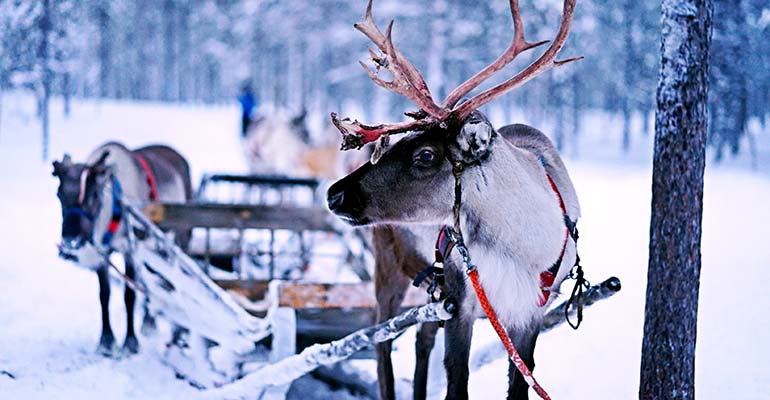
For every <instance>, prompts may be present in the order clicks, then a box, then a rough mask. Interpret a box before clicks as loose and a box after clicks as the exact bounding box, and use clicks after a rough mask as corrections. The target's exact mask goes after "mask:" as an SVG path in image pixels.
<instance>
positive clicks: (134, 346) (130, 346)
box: [122, 336, 139, 354]
mask: <svg viewBox="0 0 770 400" xmlns="http://www.w3.org/2000/svg"><path fill="white" fill-rule="evenodd" d="M138 352H139V341H138V340H136V336H128V337H126V341H125V342H123V349H122V353H123V354H136V353H138Z"/></svg>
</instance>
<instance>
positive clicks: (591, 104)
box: [0, 0, 770, 161]
mask: <svg viewBox="0 0 770 400" xmlns="http://www.w3.org/2000/svg"><path fill="white" fill-rule="evenodd" d="M377 3H378V4H377V8H378V17H379V18H382V19H383V20H389V19H395V20H397V21H398V22H397V23H396V26H395V29H394V36H395V38H394V39H395V42H396V43H397V46H398V47H399V48H401V49H402V51H404V52H405V54H407V55H409V56H410V57H411V58H412V59H413V60H414V62H415V64H416V66H417V67H418V69H420V70H421V71H424V72H425V74H426V79H427V82H428V84H429V86H430V87H431V90H432V91H433V93H436V94H437V97H439V98H441V97H443V96H444V95H445V94H446V93H447V91H448V90H451V89H452V88H453V87H455V86H456V85H457V84H459V83H460V82H462V81H463V80H465V79H467V78H468V77H469V76H471V75H472V74H474V73H475V72H476V71H478V70H479V69H481V68H482V67H483V66H484V65H485V64H486V63H487V62H489V60H492V59H494V57H496V56H497V55H498V54H500V52H501V51H502V50H503V49H504V47H505V46H506V45H507V43H508V40H509V38H510V35H511V28H510V26H509V15H508V9H507V4H506V3H505V2H502V1H499V2H495V1H490V2H476V1H451V0H439V1H425V0H415V1H401V0H381V1H378V2H377ZM714 3H715V6H714V7H715V12H714V14H715V18H714V33H713V47H712V49H713V50H712V52H711V60H712V61H711V70H710V81H711V89H710V94H711V95H710V110H711V112H710V116H711V120H712V121H711V123H710V124H709V126H710V134H709V143H710V145H711V146H713V147H714V149H715V152H714V158H715V159H716V160H717V161H718V160H720V159H721V158H723V157H725V156H726V155H728V154H737V153H739V152H740V151H742V150H745V148H749V150H750V151H755V149H754V147H755V145H756V144H755V143H754V141H755V138H753V137H752V136H751V135H747V133H748V130H747V126H748V124H747V122H748V121H749V119H750V118H752V117H755V118H758V119H759V120H760V121H762V123H763V124H766V123H767V122H766V121H767V120H768V118H770V117H768V115H770V100H769V99H770V41H768V40H767V38H768V36H769V35H770V5H768V3H767V1H765V0H716V1H715V2H714ZM363 5H364V1H363V0H347V1H345V0H318V1H278V0H265V1H251V0H245V1H244V0H162V1H160V2H149V1H143V0H137V1H116V0H112V1H110V0H87V1H65V0H46V1H34V2H33V1H15V0H3V1H2V2H0V18H2V21H0V25H1V26H2V29H0V36H2V48H0V90H6V91H7V90H9V89H12V88H23V89H26V90H29V91H32V92H34V93H35V94H36V96H37V98H38V99H39V102H40V105H41V107H40V108H41V112H43V110H42V108H43V104H42V103H43V99H45V98H46V97H47V96H51V95H61V96H63V97H64V98H65V103H64V104H65V105H64V106H65V107H68V106H69V101H68V99H70V98H72V97H77V98H103V99H125V100H157V101H163V102H181V103H221V102H228V101H232V99H233V98H234V97H235V96H236V95H237V93H238V90H239V88H240V86H241V85H242V84H243V83H244V82H246V81H247V80H248V81H251V82H252V83H253V85H254V87H255V89H256V90H257V93H258V96H259V99H260V101H261V102H262V103H263V104H270V105H274V106H277V107H282V108H285V109H288V110H291V111H293V112H296V113H298V112H299V111H300V110H303V109H307V110H310V111H319V112H324V113H326V112H327V110H340V109H345V107H346V105H347V104H359V105H361V106H362V109H359V110H357V111H358V112H360V113H365V114H366V115H368V116H371V118H370V119H371V120H393V119H394V118H396V119H398V118H400V117H399V114H400V113H401V112H402V111H403V110H404V109H405V107H406V106H407V105H406V103H405V100H404V99H401V98H399V97H397V96H393V95H391V94H389V93H387V92H386V91H383V90H380V89H379V88H377V87H375V86H374V85H371V84H370V83H369V82H368V80H367V79H362V78H364V77H365V75H364V71H363V70H362V69H361V68H360V66H359V65H358V60H360V59H364V58H365V56H366V52H365V49H366V42H365V38H363V37H362V36H361V35H360V34H359V33H358V32H355V30H353V29H350V28H351V21H357V20H359V19H360V18H361V13H362V8H363ZM560 7H561V5H560V2H559V1H555V0H552V1H534V0H525V1H523V2H522V8H523V9H524V10H526V17H527V18H528V19H529V21H530V22H529V23H528V25H527V30H528V31H527V35H528V36H529V37H532V38H547V37H549V35H550V34H551V33H552V32H551V31H550V30H552V29H554V28H553V27H554V26H556V24H555V22H556V21H557V18H558V16H559V12H560V11H559V10H560ZM659 16H660V4H658V2H654V1H634V0H622V1H610V0H590V1H584V2H581V4H580V6H579V7H578V8H577V11H576V14H575V23H574V24H573V27H572V32H571V37H570V45H569V49H568V51H569V54H567V55H568V56H577V55H581V56H584V57H585V59H584V60H583V61H581V62H580V63H577V64H576V65H574V66H572V67H570V68H566V69H564V70H560V71H558V72H556V73H553V74H548V75H547V77H546V78H544V79H542V80H536V81H534V82H532V83H530V84H529V85H528V86H527V88H526V89H525V90H522V91H519V92H517V93H514V94H512V95H510V96H506V97H505V98H504V99H503V100H502V101H501V102H500V103H499V104H498V106H499V107H500V109H502V110H512V109H514V108H515V109H518V110H523V111H524V112H526V113H527V114H530V115H532V116H533V119H534V120H535V122H537V121H539V120H549V121H553V123H554V124H555V125H556V129H555V135H556V137H555V139H556V142H557V145H558V146H559V148H560V149H563V148H565V146H568V145H569V143H570V137H569V136H570V132H578V131H579V130H580V129H579V128H580V124H581V122H582V121H581V116H582V114H583V112H582V110H585V109H593V110H602V111H606V112H608V113H612V114H616V115H620V116H622V121H623V123H622V124H619V125H618V126H615V127H608V128H607V129H615V130H617V131H618V132H617V135H622V138H623V139H622V140H621V141H620V143H621V149H618V151H621V150H622V151H628V150H629V147H630V146H631V145H632V143H633V138H632V137H633V133H634V132H632V123H631V120H632V118H633V117H634V115H637V116H644V117H642V118H641V120H642V122H643V123H644V127H643V129H641V132H639V133H640V134H643V135H647V134H648V132H650V129H651V128H650V122H651V118H650V117H649V116H650V115H651V114H652V112H653V108H654V98H655V93H654V90H655V89H654V88H655V83H656V79H657V69H658V65H657V64H658V54H657V52H658V48H659V45H658V38H659V19H660V17H659ZM426 21H428V22H426ZM414 37H419V38H424V40H411V39H410V40H401V38H414ZM417 55H424V56H419V57H418V56H417ZM524 58H525V60H523V61H518V62H517V63H516V64H517V65H515V66H514V67H519V65H524V64H523V62H526V61H528V60H526V57H524ZM492 83H494V82H492ZM504 114H505V113H504ZM545 114H548V115H545ZM359 117H361V116H359ZM504 119H505V122H510V117H509V116H507V115H504ZM536 125H537V124H536Z"/></svg>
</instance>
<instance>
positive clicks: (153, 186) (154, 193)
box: [134, 154, 158, 201]
mask: <svg viewBox="0 0 770 400" xmlns="http://www.w3.org/2000/svg"><path fill="white" fill-rule="evenodd" d="M134 158H136V161H139V165H140V166H141V167H142V169H143V170H144V173H145V175H147V184H148V185H149V186H150V200H151V201H158V184H157V182H156V181H155V175H153V173H152V170H151V169H150V164H148V163H147V160H145V159H144V157H142V156H140V155H138V154H137V155H134Z"/></svg>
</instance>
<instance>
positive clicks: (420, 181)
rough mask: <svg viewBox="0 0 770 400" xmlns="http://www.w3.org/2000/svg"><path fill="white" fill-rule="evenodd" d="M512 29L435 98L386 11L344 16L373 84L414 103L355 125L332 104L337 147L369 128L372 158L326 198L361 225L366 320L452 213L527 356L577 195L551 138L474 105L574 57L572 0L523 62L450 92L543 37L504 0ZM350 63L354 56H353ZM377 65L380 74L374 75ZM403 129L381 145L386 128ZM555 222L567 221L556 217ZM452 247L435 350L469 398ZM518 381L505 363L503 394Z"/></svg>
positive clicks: (524, 386)
mask: <svg viewBox="0 0 770 400" xmlns="http://www.w3.org/2000/svg"><path fill="white" fill-rule="evenodd" d="M509 2H510V7H511V15H512V17H513V25H514V35H513V36H514V37H513V40H512V42H511V44H510V46H509V47H508V48H507V49H506V51H505V52H504V53H503V54H502V55H501V56H500V57H498V58H497V59H496V60H495V61H493V62H492V63H491V64H489V65H488V66H487V67H485V68H484V69H482V70H481V71H480V72H479V73H477V74H476V75H474V76H473V77H471V78H470V79H468V80H467V81H466V82H464V83H462V84H461V85H460V86H458V87H457V88H456V89H454V90H453V91H452V92H451V93H450V94H449V95H448V96H447V97H446V98H445V99H444V100H443V101H442V102H440V103H436V102H435V101H434V100H433V97H432V95H431V93H430V91H429V89H428V86H427V84H426V83H425V81H424V79H423V78H422V76H421V75H420V73H419V72H418V71H417V69H416V68H415V67H414V66H413V65H412V64H411V63H410V62H409V61H408V60H407V59H406V57H404V55H403V54H402V53H401V52H400V51H398V50H397V49H396V48H395V46H394V45H393V41H392V36H391V32H392V28H393V23H392V22H391V23H390V25H388V28H387V29H386V32H385V34H383V33H382V32H381V31H380V29H379V28H378V27H377V26H376V24H375V23H374V20H373V18H372V12H371V7H372V3H371V0H370V1H369V4H368V6H367V9H366V16H365V19H364V21H363V22H361V23H359V24H356V25H355V27H356V28H357V29H358V30H359V31H361V32H362V33H363V34H364V35H365V36H366V37H367V38H369V39H370V40H371V41H372V42H373V43H374V44H375V46H376V47H377V48H378V49H379V51H380V52H381V53H379V54H378V53H376V52H375V51H373V50H370V55H371V57H372V60H373V61H374V63H375V66H376V70H375V71H372V70H370V69H369V68H368V67H366V65H364V68H365V69H366V71H367V73H368V74H369V77H370V78H371V79H372V80H373V81H374V82H375V83H376V84H378V85H379V86H382V87H384V88H385V89H388V90H390V91H393V92H395V93H398V94H401V95H403V96H404V97H406V98H408V99H409V100H411V101H412V102H414V103H415V104H416V105H417V106H418V107H419V110H418V111H416V112H410V113H407V114H406V115H407V116H408V117H410V118H411V120H410V121H406V122H400V123H394V124H382V125H373V126H370V125H364V124H361V123H359V122H358V121H354V120H350V119H347V118H345V119H340V118H338V117H337V115H336V114H334V113H333V114H332V120H333V122H334V124H335V126H336V127H337V128H338V129H339V130H340V132H341V133H342V134H343V145H342V148H343V150H345V149H352V148H360V147H361V146H363V145H364V144H366V143H370V142H375V141H376V142H377V143H376V144H377V146H376V150H375V154H374V156H373V158H372V161H370V162H368V163H366V164H364V165H363V166H362V167H360V168H359V169H357V170H356V171H354V172H353V173H351V174H349V175H347V176H346V177H344V178H343V179H341V180H339V181H337V182H336V183H335V184H334V185H332V186H331V187H330V188H329V191H328V198H327V201H328V205H329V209H330V210H331V211H332V212H333V213H334V214H336V215H337V216H338V217H340V218H341V219H343V220H345V221H346V222H348V223H349V224H351V225H354V226H365V225H366V226H374V227H375V228H374V242H375V246H374V247H375V249H376V253H377V254H376V260H377V263H376V268H375V275H376V285H375V288H376V296H377V302H378V316H377V319H378V322H382V321H385V320H387V319H388V318H390V317H392V316H394V315H395V314H396V312H397V310H398V308H399V305H400V303H401V301H402V300H403V297H404V292H405V291H406V288H407V285H408V284H409V282H410V280H411V279H413V278H414V277H415V276H416V275H417V273H418V272H419V271H420V270H422V269H423V268H424V267H425V266H426V265H428V261H427V260H431V259H432V257H433V255H432V253H433V238H434V237H435V236H433V235H435V233H436V232H437V231H438V230H439V228H440V227H441V226H444V225H451V224H453V223H454V225H455V228H456V229H458V230H460V231H461V232H464V233H465V237H464V244H465V245H466V246H467V249H468V250H469V251H470V253H472V254H473V255H474V260H475V264H476V265H477V272H478V275H479V276H480V283H481V285H482V286H483V288H484V289H485V290H486V293H487V294H488V299H489V302H490V304H491V306H492V307H493V308H494V310H495V312H496V313H497V315H498V316H499V319H500V321H501V323H502V325H503V326H504V327H505V330H506V331H507V333H508V336H509V337H510V338H511V340H512V342H513V343H514V344H515V346H516V347H517V348H518V350H519V354H520V356H521V358H522V359H523V360H524V363H525V364H526V366H527V367H529V369H532V368H534V366H535V363H534V357H533V355H534V350H535V343H536V340H537V335H538V332H539V330H540V323H541V320H542V317H543V315H544V312H545V310H546V308H547V307H546V305H547V304H548V301H549V298H550V300H553V298H554V297H555V296H550V295H551V294H552V293H554V294H555V293H557V292H558V288H559V286H560V284H561V282H562V281H563V280H564V279H565V278H566V277H567V276H568V274H569V272H570V270H571V268H572V266H573V265H574V264H575V260H576V249H575V243H574V240H575V239H574V238H573V237H572V235H570V233H571V231H572V230H571V227H570V225H574V222H575V221H576V220H577V218H578V217H579V215H580V207H579V204H578V199H577V195H576V193H575V189H574V187H573V185H572V182H571V180H570V177H569V175H568V173H567V170H566V168H565V167H564V164H563V163H562V161H561V158H560V157H559V155H558V153H557V151H556V150H555V148H554V146H553V144H552V143H551V141H550V140H549V139H548V138H547V137H546V136H545V135H544V134H543V133H541V132H539V131H537V130H536V129H534V128H531V127H528V126H525V125H509V126H505V127H502V128H500V129H495V128H494V127H493V126H492V125H491V124H490V123H489V121H488V120H487V118H486V117H485V116H484V114H483V113H481V112H480V111H478V109H479V108H480V107H481V106H483V105H485V104H487V103H489V102H490V101H492V100H494V99H496V98H498V97H500V96H502V95H503V94H505V93H507V92H509V91H511V90H513V89H515V88H517V87H520V86H521V85H523V84H524V83H526V82H527V81H529V80H530V79H532V78H534V77H535V76H537V75H539V74H541V73H543V72H545V71H547V70H549V69H551V68H554V67H557V66H560V65H564V64H566V63H568V62H571V61H575V60H577V59H579V58H573V59H568V60H564V61H556V55H557V54H558V53H559V51H560V50H561V48H562V47H563V46H564V43H565V42H566V39H567V36H568V33H569V28H570V25H571V22H572V17H573V13H574V7H575V0H565V1H564V11H563V15H562V18H561V22H560V27H559V30H558V32H557V34H556V37H555V39H554V40H553V42H551V44H550V46H549V47H548V48H547V49H546V51H545V52H544V53H543V54H542V55H541V56H540V57H539V58H537V59H536V60H535V61H534V62H532V64H530V65H529V66H527V67H526V68H525V69H523V70H522V71H521V72H519V73H517V74H516V75H514V76H513V77H511V78H509V79H507V80H505V81H504V82H502V83H500V84H498V85H496V86H494V87H492V88H490V89H487V90H484V91H482V92H480V93H478V94H477V95H475V96H473V97H472V98H470V99H469V100H467V101H465V102H460V100H461V99H462V98H463V97H464V96H466V95H467V94H469V93H470V92H471V91H473V90H474V89H476V88H477V87H479V86H480V85H481V84H482V83H483V82H485V81H486V80H488V79H489V78H490V77H491V76H492V75H494V74H495V73H496V72H498V71H500V70H501V69H502V68H503V67H505V66H506V65H508V64H510V63H511V62H512V61H513V60H514V59H515V58H516V57H517V56H518V55H519V54H521V53H522V52H525V51H527V50H530V49H533V48H536V47H538V46H541V45H544V44H546V43H548V42H547V41H543V42H537V43H530V42H528V41H526V40H525V37H524V25H523V22H522V18H521V15H520V13H519V5H518V1H517V0H510V1H509ZM362 65H363V63H362ZM382 68H384V69H387V70H388V71H389V72H390V74H391V75H392V77H393V80H392V81H385V80H383V79H382V78H380V77H379V76H377V71H379V69H382ZM404 132H411V133H410V134H409V135H407V136H406V137H404V138H403V139H402V140H400V141H399V142H397V143H396V144H395V145H392V146H390V147H389V148H387V146H388V137H389V135H391V134H397V133H404ZM565 225H567V226H565ZM460 265H461V264H460V260H459V257H451V258H450V259H448V260H446V264H445V267H444V274H445V284H444V287H443V290H442V292H443V296H445V298H447V299H448V300H449V301H450V303H452V304H455V305H456V306H457V307H459V309H458V310H457V311H458V312H457V313H456V314H455V315H456V316H455V317H454V318H453V319H451V320H449V321H447V322H446V326H445V329H446V335H445V336H446V344H445V349H446V351H445V354H444V364H445V367H446V372H447V381H448V387H447V391H446V398H447V399H465V398H468V375H469V370H468V357H469V353H470V344H471V337H472V334H473V322H474V321H475V319H476V318H478V317H480V316H481V315H482V314H481V309H480V306H479V301H478V300H477V298H476V296H475V295H474V294H473V293H469V292H472V290H473V289H472V288H471V286H470V283H469V282H468V280H467V279H466V278H465V276H464V275H463V274H464V271H463V270H462V268H461V267H460ZM435 329H436V327H435V325H434V326H427V325H426V326H423V327H422V328H421V331H420V332H419V333H418V344H417V368H416V372H415V390H414V393H415V398H424V397H425V383H426V380H427V358H428V356H429V353H430V349H431V347H432V345H433V344H432V340H433V335H434V334H435ZM377 358H378V369H377V371H378V378H379V384H380V394H381V397H382V398H385V399H393V398H394V397H395V394H394V388H393V372H392V365H391V361H390V344H381V345H378V347H377ZM528 387H529V385H528V383H527V382H526V381H525V379H524V376H523V375H522V374H521V373H520V372H519V370H517V368H515V367H514V366H513V364H511V366H510V367H509V388H508V398H509V399H527V398H528Z"/></svg>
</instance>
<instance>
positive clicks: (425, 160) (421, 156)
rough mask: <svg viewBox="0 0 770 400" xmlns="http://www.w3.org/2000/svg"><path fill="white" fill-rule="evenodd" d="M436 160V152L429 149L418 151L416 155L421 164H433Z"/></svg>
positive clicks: (416, 159)
mask: <svg viewBox="0 0 770 400" xmlns="http://www.w3.org/2000/svg"><path fill="white" fill-rule="evenodd" d="M435 160H436V153H434V152H433V151H432V150H429V149H423V150H420V152H419V153H417V156H416V157H415V161H418V162H419V163H421V164H431V163H433V161H435Z"/></svg>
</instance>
